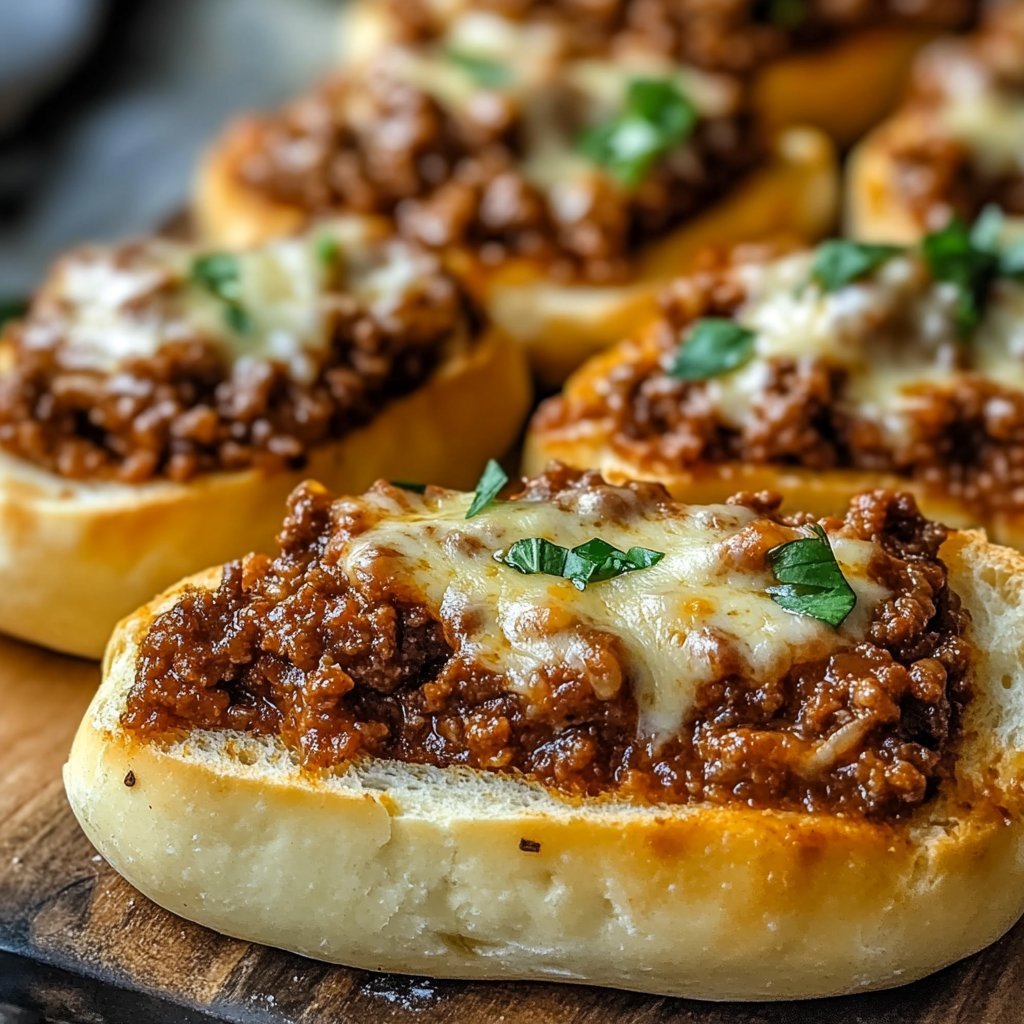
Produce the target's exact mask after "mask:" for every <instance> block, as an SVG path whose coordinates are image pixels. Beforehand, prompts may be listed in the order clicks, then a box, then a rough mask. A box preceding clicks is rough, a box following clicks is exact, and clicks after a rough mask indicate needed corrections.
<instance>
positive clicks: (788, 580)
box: [768, 523, 857, 629]
mask: <svg viewBox="0 0 1024 1024" xmlns="http://www.w3.org/2000/svg"><path fill="white" fill-rule="evenodd" d="M811 531H812V532H813V534H814V536H813V537H803V538H801V539H800V540H791V541H787V542H786V543H785V544H779V545H778V546H777V547H774V548H772V549H771V551H769V552H768V564H769V566H771V570H772V572H773V573H774V575H775V578H776V579H777V580H778V581H779V584H780V586H777V587H769V588H768V593H769V594H771V597H772V600H773V601H774V602H775V603H776V604H777V605H779V606H780V607H781V608H785V609H786V611H788V612H796V613H797V614H798V615H810V616H812V617H813V618H815V619H818V620H820V621H821V622H826V623H828V625H830V626H831V627H832V628H833V629H838V628H839V626H841V625H842V623H843V621H844V620H845V619H846V616H847V615H849V614H850V612H851V611H853V607H854V605H855V604H856V603H857V595H856V594H855V593H854V592H853V587H851V586H850V584H849V583H848V582H847V581H846V577H845V576H844V575H843V572H842V570H841V569H840V568H839V563H838V562H837V561H836V556H835V554H834V553H833V551H832V545H831V544H830V543H829V539H828V534H826V533H825V531H824V530H823V529H822V528H821V526H820V525H819V524H818V523H814V524H813V525H812V526H811Z"/></svg>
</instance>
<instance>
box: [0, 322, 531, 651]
mask: <svg viewBox="0 0 1024 1024" xmlns="http://www.w3.org/2000/svg"><path fill="white" fill-rule="evenodd" d="M529 404H530V384H529V379H528V375H527V371H526V366H525V362H524V360H523V357H522V354H521V352H520V351H519V350H518V348H517V346H515V345H513V344H512V343H511V342H509V341H508V340H506V339H504V338H502V337H501V336H500V335H498V334H496V333H494V332H492V333H490V334H489V335H487V336H485V337H484V338H482V339H481V340H480V342H479V343H478V344H476V345H474V346H473V347H471V348H470V349H469V351H468V352H466V353H464V354H460V355H458V356H456V357H455V358H454V359H453V360H451V361H450V362H449V363H448V364H446V365H444V366H443V367H441V369H439V370H438V371H437V372H436V373H435V374H434V375H433V376H432V377H431V378H430V379H429V380H428V381H427V383H426V384H425V385H424V386H423V387H421V388H419V389H418V390H416V391H415V392H413V393H412V394H409V395H406V396H405V397H402V398H399V399H397V400H396V401H394V402H391V403H389V404H388V405H387V406H385V407H384V409H383V410H382V411H381V413H380V414H379V415H378V416H377V417H376V418H375V419H374V420H372V421H371V422H370V423H368V424H367V425H366V426H364V427H362V428H360V429H358V430H355V431H353V432H352V433H350V434H348V435H347V436H346V437H344V438H343V439H341V440H340V441H337V442H335V443H332V444H329V445H324V446H321V447H319V448H316V449H314V450H313V452H312V454H311V457H310V459H309V462H308V464H307V465H306V466H305V467H304V468H303V469H302V470H301V471H296V472H287V473H280V474H274V475H270V476H268V475H265V474H263V473H261V472H259V471H246V472H237V473H216V474H208V475H205V476H201V477H198V478H196V479H195V480H193V481H191V482H189V483H187V484H174V483H166V482H159V483H152V484H144V485H140V486H131V485H121V484H107V483H102V484H99V483H97V484H90V483H81V482H76V481H67V480H63V479H61V478H59V477H56V476H55V475H53V474H50V473H47V472H45V471H43V470H40V469H38V468H36V467H34V466H32V465H30V464H28V463H26V462H23V461H20V460H17V459H14V458H12V457H11V456H0V579H2V581H3V587H2V588H0V630H3V631H4V632H7V633H10V634H11V635H13V636H17V637H20V638H22V639H25V640H30V641H32V642H34V643H39V644H43V645H44V646H47V647H52V648H54V649H56V650H60V651H65V652H68V653H71V654H79V655H84V656H86V657H98V656H99V655H100V654H101V653H102V651H103V647H104V645H105V643H106V641H107V638H108V637H109V635H110V630H111V629H112V628H113V626H114V624H115V623H116V622H117V620H118V619H119V618H121V617H122V616H123V615H125V614H127V613H128V612H129V611H130V610H131V609H132V608H133V607H136V606H137V605H138V604H139V602H140V601H145V600H146V599H147V598H149V597H150V596H151V595H152V594H153V593H155V592H157V591H158V590H160V588H161V587H165V586H167V584H168V583H169V582H170V581H172V580H174V579H178V578H180V577H181V576H182V575H184V574H186V573H189V572H193V571H195V570H196V569H199V568H200V567H202V566H205V565H211V564H214V563H220V562H223V561H225V560H226V559H228V558H231V557H234V556H236V555H239V554H242V553H244V552H245V551H250V550H259V549H261V548H266V547H267V546H269V545H270V543H271V542H272V540H273V537H274V535H275V533H276V531H277V528H278V525H279V523H280V518H281V511H282V509H283V508H284V502H285V498H286V497H287V495H288V494H289V493H290V492H291V490H292V489H293V488H294V487H295V486H296V485H297V484H298V483H299V482H300V481H301V480H303V479H305V478H306V477H309V476H315V477H318V478H319V479H321V480H323V481H324V482H325V483H326V484H328V485H329V486H331V487H334V488H337V489H339V490H351V491H359V490H362V489H364V488H365V487H367V486H369V484H370V483H372V482H373V481H374V480H375V479H378V478H379V477H390V478H396V479H406V480H432V481H433V480H436V481H439V482H441V481H443V482H445V483H448V484H450V485H452V486H472V484H473V483H474V482H475V480H476V477H477V474H478V473H479V471H480V468H481V466H482V465H483V463H484V461H485V460H486V459H487V458H488V457H490V456H492V455H494V454H495V453H500V452H502V451H504V450H505V449H507V448H508V447H509V446H510V445H511V444H512V443H513V441H514V440H515V438H516V436H517V434H518V432H519V429H520V426H521V424H522V421H523V418H524V417H525V415H526V413H527V410H528V409H529Z"/></svg>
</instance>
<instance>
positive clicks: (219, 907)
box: [64, 533, 1024, 999]
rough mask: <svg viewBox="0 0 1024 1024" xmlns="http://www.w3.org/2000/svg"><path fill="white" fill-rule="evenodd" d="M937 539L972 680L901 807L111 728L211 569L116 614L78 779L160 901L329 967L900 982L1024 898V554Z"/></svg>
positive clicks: (795, 992)
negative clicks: (953, 723)
mask: <svg viewBox="0 0 1024 1024" xmlns="http://www.w3.org/2000/svg"><path fill="white" fill-rule="evenodd" d="M942 554H943V557H944V559H945V560H946V561H947V563H948V564H949V567H950V580H951V585H952V587H953V588H954V589H955V590H956V591H957V592H958V593H959V594H960V596H961V597H962V599H963V602H964V604H965V606H966V607H967V608H968V609H969V610H970V613H971V617H972V624H971V627H970V632H969V636H970V639H971V640H972V641H973V643H974V645H975V646H976V649H977V658H976V680H975V683H974V691H973V698H972V700H971V702H970V704H969V706H968V708H967V711H966V713H965V718H964V722H963V735H962V739H961V745H960V749H959V752H958V757H957V760H956V762H955V777H954V778H953V779H950V780H947V781H946V782H944V783H943V784H942V787H941V789H940V792H939V793H938V794H937V796H936V797H935V798H934V799H933V800H931V801H929V802H928V803H926V804H924V805H923V806H921V807H919V808H918V809H917V810H916V811H915V812H914V814H913V816H912V817H910V818H909V819H907V820H904V821H900V822H895V823H893V822H886V823H872V822H870V821H866V820H861V819H858V818H843V817H839V816H832V815H827V814H817V815H807V814H800V813H793V812H788V813H783V812H775V811H770V810H750V809H746V808H740V807H737V808H726V807H710V806H702V805H699V804H697V805H689V806H631V805H627V804H624V803H618V802H615V801H607V800H606V801H589V802H578V801H569V800H567V799H563V798H560V797H559V796H557V795H553V794H552V793H550V792H548V791H547V790H545V789H544V788H542V787H540V786H538V785H534V784H528V783H525V782H521V781H518V780H516V779H513V778H510V777H502V776H500V775H497V774H490V773H486V772H473V771H470V770H456V769H446V770H439V769H434V768H428V767H417V766H413V765H407V764H402V763H397V762H372V761H371V762H364V763H361V764H359V765H356V766H352V767H350V768H348V769H347V770H345V771H342V772H340V773H338V774H337V775H334V776H331V777H328V778H325V779H321V780H317V779H314V778H311V777H310V776H309V775H307V774H304V773H302V772H300V770H299V769H298V768H297V767H296V766H295V764H294V763H293V761H292V759H291V758H290V757H289V755H288V754H287V752H286V751H285V750H284V748H283V747H282V746H280V745H279V744H278V743H276V742H275V741H273V740H270V739H267V740H254V739H252V738H248V737H246V736H244V735H241V734H237V733H226V732H219V733H213V732H194V733H192V734H191V735H189V736H187V737H186V738H185V739H183V740H181V741H179V742H175V743H172V744H170V745H160V744H157V743H152V742H141V741H140V740H139V739H138V738H137V737H136V736H133V735H130V734H127V733H125V732H124V731H123V730H122V729H121V728H120V725H119V718H120V714H121V711H122V709H123V707H124V703H125V698H126V694H127V692H128V690H129V689H130V687H131V686H132V683H133V681H134V678H135V660H136V653H137V646H138V643H139V640H140V638H141V636H142V635H143V634H144V633H145V631H146V630H147V628H148V626H149V624H150V622H151V620H152V619H153V617H154V616H155V615H156V614H158V613H159V612H160V611H161V610H162V609H164V608H166V607H168V606H169V605H170V604H171V603H173V602H174V601H175V599H176V596H177V595H178V594H180V592H181V591H182V589H183V588H184V587H185V586H187V585H193V586H205V587H214V586H215V585H216V583H217V581H218V578H219V572H218V571H217V570H211V571H209V572H207V573H204V574H202V575H200V576H198V577H195V578H194V579H193V580H192V581H186V582H185V583H183V584H181V585H179V586H178V587H176V588H174V589H172V590H171V591H169V592H168V593H167V594H165V595H164V596H163V597H161V598H160V599H158V600H157V601H155V602H154V603H152V604H151V605H149V606H147V607H145V608H143V609H141V610H140V611H138V612H136V613H135V614H134V615H132V616H130V617H129V618H128V619H127V620H125V621H124V622H123V623H122V624H121V625H120V627H119V628H118V630H117V632H116V634H115V636H114V638H113V639H112V641H111V644H110V647H109V649H108V652H107V660H106V665H105V672H104V679H103V683H102V686H101V688H100V690H99V691H98V693H97V694H96V697H95V699H94V701H93V703H92V706H91V708H90V709H89V711H88V713H87V715H86V717H85V719H84V720H83V722H82V725H81V727H80V730H79V732H78V735H77V737H76V739H75V742H74V746H73V748H72V751H71V755H70V759H69V762H68V764H67V766H66V768H65V772H64V778H65V786H66V789H67V794H68V798H69V800H70V802H71V806H72V808H73V809H74V812H75V814H76V816H77V817H78V819H79V821H80V822H81V824H82V827H83V828H84V830H85V832H86V833H87V835H88V836H89V838H90V839H91V840H92V841H93V843H94V844H95V845H96V847H97V849H98V850H99V851H100V853H101V854H102V855H103V856H104V857H105V858H106V859H107V860H108V861H109V862H110V863H111V864H112V865H113V867H114V868H115V869H117V870H118V871H119V872H121V873H122V874H123V875H124V876H125V877H126V878H127V879H128V880H129V881H130V882H131V883H132V884H133V885H135V886H136V887H137V888H139V889H140V890H141V891H142V892H143V893H144V894H145V895H147V896H148V897H149V898H151V899H153V900H155V901H156V902H157V903H159V904H160V905H161V906H163V907H165V908H167V909H169V910H171V911H173V912H175V913H177V914H180V915H182V916H184V917H187V918H190V919H192V920H194V921H198V922H200V923H201V924H203V925H207V926H209V927H212V928H215V929H218V930H219V931H222V932H225V933H227V934H230V935H234V936H237V937H240V938H244V939H248V940H251V941H255V942H262V943H267V944H269V945H274V946H279V947H282V948H285V949H289V950H294V951H297V952H299V953H303V954H306V955H309V956H312V957H316V958H318V959H322V960H328V961H336V962H341V963H346V964H349V965H353V966H356V967H361V968H368V969H373V970H388V971H400V972H410V973H418V974H429V975H434V976H439V977H459V978H503V979H509V978H531V979H547V980H555V981H579V982H588V983H592V984H598V985H608V986H616V987H623V988H631V989H636V990H641V991H646V992H658V993H666V994H671V995H680V996H689V997H696V998H703V999H788V998H805V997H812V996H825V995H831V994H836V993H847V992H857V991H863V990H869V989H878V988H885V987H887V986H893V985H899V984H903V983H905V982H909V981H911V980H913V979H915V978H919V977H921V976H923V975H926V974H928V973H930V972H932V971H934V970H936V969H938V968H940V967H942V966H944V965H946V964H949V963H951V962H953V961H955V960H958V959H960V958H961V957H964V956H967V955H968V954H970V953H972V952H974V951H975V950H978V949H980V948H982V947H983V946H985V945H987V944H988V943H990V942H992V941H994V940H995V939H996V938H998V937H999V936H1000V935H1001V934H1003V933H1004V932H1005V931H1006V930H1007V929H1008V928H1009V927H1010V926H1011V924H1012V923H1013V922H1014V921H1015V920H1016V919H1017V918H1018V917H1019V916H1020V914H1021V912H1022V910H1024V822H1022V812H1024V789H1022V781H1024V754H1022V753H1021V749H1022V743H1024V659H1022V654H1024V557H1022V556H1021V555H1019V554H1018V553H1016V552H1013V551H1009V550H1006V549H1002V548H998V547H994V546H992V545H990V544H989V543H987V542H986V540H985V538H984V537H983V535H981V534H978V533H959V534H953V535H952V536H951V538H950V539H949V541H948V542H947V544H946V546H945V547H944V549H943V552H942ZM524 839H526V840H529V841H530V843H528V844H524V845H525V849H524V845H521V840H524ZM533 851H535V852H533Z"/></svg>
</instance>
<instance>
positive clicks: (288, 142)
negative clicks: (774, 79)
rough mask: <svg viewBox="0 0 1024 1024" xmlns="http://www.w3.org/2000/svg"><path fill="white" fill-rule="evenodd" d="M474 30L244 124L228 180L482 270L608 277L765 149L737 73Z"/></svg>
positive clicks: (533, 35) (533, 28)
mask: <svg viewBox="0 0 1024 1024" xmlns="http://www.w3.org/2000/svg"><path fill="white" fill-rule="evenodd" d="M480 24H481V23H480V22H479V21H478V20H477V21H474V20H473V19H469V20H468V21H465V22H457V24H456V26H455V28H454V29H453V30H452V31H451V32H450V33H449V34H447V35H446V36H445V37H444V38H443V39H439V40H437V41H435V42H432V43H430V44H424V45H423V46H420V47H417V48H405V47H389V48H387V49H386V50H384V51H383V53H381V54H378V55H377V56H376V57H375V58H374V59H372V60H370V61H369V62H368V63H367V64H365V66H362V65H361V66H360V67H358V68H357V69H356V70H355V71H354V72H351V73H340V74H338V75H336V76H335V77H333V78H331V79H329V80H328V81H326V82H324V83H323V84H322V86H321V87H320V88H318V89H317V90H315V91H313V92H312V93H310V94H308V95H306V96H304V97H302V98H301V99H299V100H298V101H296V102H294V103H292V104H291V105H289V106H287V107H285V108H284V109H282V110H281V111H279V112H276V113H271V114H268V115H266V116H262V117H255V118H251V119H248V120H246V121H243V122H241V124H240V125H238V126H237V128H236V135H235V137H234V138H235V142H236V146H235V151H236V155H235V159H234V164H233V170H234V173H235V175H236V177H237V179H238V180H239V181H240V182H241V183H242V184H243V185H244V186H245V187H246V188H247V189H248V190H250V191H253V192H256V193H258V194H260V195H263V196H266V197H268V198H270V199H271V200H273V201H275V202H280V203H284V204H287V205H289V206H291V207H293V208H296V209H299V210H302V211H304V212H305V213H307V214H308V215H309V216H310V217H317V216H322V215H324V214H327V213H331V212H335V211H339V210H344V211H356V212H359V213H370V214H381V215H387V216H389V217H390V216H393V217H394V218H395V220H396V222H397V224H398V227H399V230H400V232H401V233H402V234H403V235H404V236H405V237H407V238H410V239H413V240H415V241H416V242H418V243H420V244H423V245H426V246H428V247H430V248H435V249H450V248H452V247H455V248H460V249H462V248H464V249H468V250H469V251H470V252H472V253H473V254H474V255H475V256H476V257H477V258H478V259H479V260H480V261H482V263H484V264H485V265H491V266H493V265H497V264H501V263H502V262H504V261H506V260H509V259H513V258H518V257H522V258H526V259H530V260H536V261H542V262H543V263H545V264H546V265H547V267H548V270H549V272H550V273H551V274H552V275H554V276H555V277H557V278H559V279H564V280H573V279H578V278H584V279H587V280H591V281H608V280H616V279H621V278H622V277H623V276H625V275H626V273H627V272H628V269H629V266H628V257H629V256H630V255H631V253H632V252H634V251H635V250H636V248H637V247H639V246H641V245H643V244H644V243H645V242H648V241H650V240H651V239H655V238H658V237H660V236H661V235H663V234H664V233H666V232H667V231H669V230H670V229H671V228H673V227H674V226H675V225H677V224H679V223H681V222H682V221H684V220H686V219H687V218H688V217H690V216H691V215H692V214H694V213H695V212H697V211H699V210H701V209H702V208H704V207H705V206H706V205H707V204H708V203H709V202H710V201H712V200H713V199H715V198H717V197H718V196H720V195H722V194H724V193H725V192H727V191H728V189H729V188H730V187H731V186H732V185H733V184H734V183H735V182H736V181H737V180H739V179H740V178H741V177H742V176H744V175H745V174H746V173H747V172H748V171H749V170H750V169H751V168H752V167H753V166H755V165H756V164H757V163H758V162H759V161H760V159H761V157H762V155H763V153H764V148H763V146H762V142H761V139H760V138H759V133H758V131H757V130H756V127H755V126H754V123H753V119H752V116H751V115H750V113H749V111H748V110H747V105H746V104H745V103H744V101H743V95H742V93H743V90H742V87H741V85H740V84H739V83H738V82H736V81H734V80H733V79H730V78H726V77H724V76H718V75H710V74H708V73H704V72H700V71H697V70H695V69H687V68H683V67H682V66H680V65H678V64H676V63H674V62H673V61H671V60H667V59H666V58H665V57H663V56H662V55H660V54H658V53H657V52H656V51H651V50H650V49H649V48H646V49H643V48H641V49H633V50H630V51H629V52H623V53H621V54H619V55H618V58H617V60H616V62H615V63H614V64H612V63H609V54H608V52H607V49H606V51H605V52H604V53H603V55H602V57H601V59H596V58H593V59H592V58H590V57H581V56H580V55H579V54H578V53H577V52H576V50H575V43H576V37H577V34H578V29H579V25H578V24H573V25H571V26H570V25H562V26H558V25H556V24H544V23H541V24H536V23H533V22H530V23H528V24H526V25H525V26H520V27H517V24H516V23H514V22H510V21H507V20H504V19H500V18H497V17H496V16H493V15H492V16H490V17H489V18H485V20H484V22H483V24H484V25H486V27H487V31H486V32H481V31H480Z"/></svg>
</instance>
